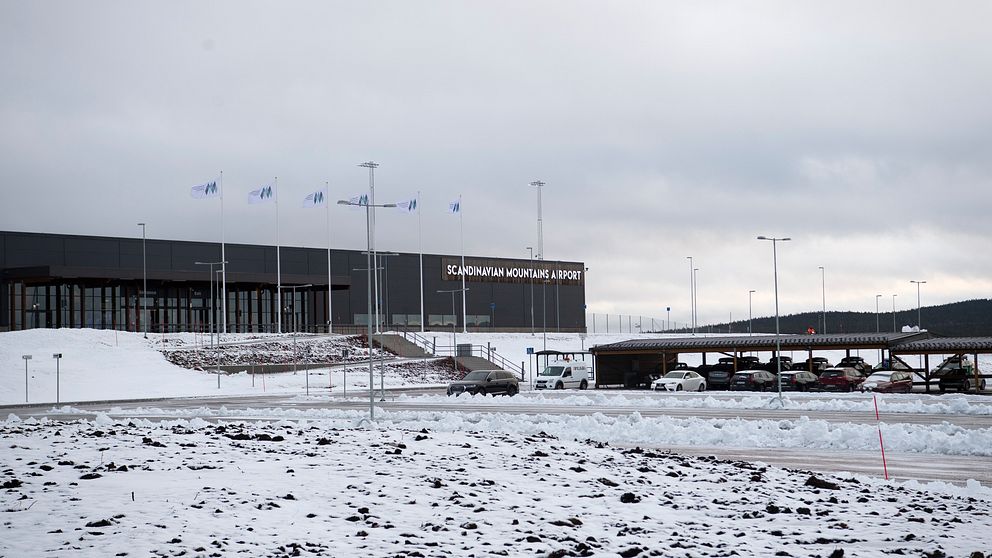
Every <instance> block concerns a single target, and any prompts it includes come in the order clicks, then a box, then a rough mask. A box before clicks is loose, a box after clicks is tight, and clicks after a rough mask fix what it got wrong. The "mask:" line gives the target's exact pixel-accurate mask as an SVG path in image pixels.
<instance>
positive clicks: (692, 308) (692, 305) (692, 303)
mask: <svg viewBox="0 0 992 558" xmlns="http://www.w3.org/2000/svg"><path fill="white" fill-rule="evenodd" d="M685 259H687V260H689V324H690V327H691V331H692V333H696V295H695V288H694V287H693V285H694V284H695V281H693V279H694V278H695V275H694V274H693V271H692V256H686V257H685Z"/></svg>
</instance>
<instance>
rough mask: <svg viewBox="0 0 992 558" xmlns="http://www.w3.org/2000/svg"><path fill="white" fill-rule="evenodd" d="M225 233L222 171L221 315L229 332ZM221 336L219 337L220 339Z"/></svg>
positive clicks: (222, 176)
mask: <svg viewBox="0 0 992 558" xmlns="http://www.w3.org/2000/svg"><path fill="white" fill-rule="evenodd" d="M225 234H226V231H225V230H224V171H220V269H221V272H220V285H221V286H220V292H221V296H222V297H223V298H222V299H221V302H220V308H221V312H222V313H223V316H222V317H221V322H220V323H221V331H223V332H224V333H227V256H226V255H225V253H224V245H225ZM219 339H220V338H218V340H219Z"/></svg>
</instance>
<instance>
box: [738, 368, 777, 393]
mask: <svg viewBox="0 0 992 558" xmlns="http://www.w3.org/2000/svg"><path fill="white" fill-rule="evenodd" d="M777 381H778V376H776V375H775V374H772V373H771V372H769V371H767V370H742V371H740V372H738V373H736V374H734V377H733V379H732V380H731V381H730V389H732V390H734V391H765V390H768V389H775V387H776V382H777Z"/></svg>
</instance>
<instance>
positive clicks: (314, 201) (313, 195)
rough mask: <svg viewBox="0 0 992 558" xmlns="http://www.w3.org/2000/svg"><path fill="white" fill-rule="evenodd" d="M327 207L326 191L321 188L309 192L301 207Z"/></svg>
mask: <svg viewBox="0 0 992 558" xmlns="http://www.w3.org/2000/svg"><path fill="white" fill-rule="evenodd" d="M325 205H327V190H326V189H325V188H321V189H320V190H317V191H316V192H310V193H309V194H307V197H305V198H303V207H323V206H325Z"/></svg>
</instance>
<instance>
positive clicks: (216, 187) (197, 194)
mask: <svg viewBox="0 0 992 558" xmlns="http://www.w3.org/2000/svg"><path fill="white" fill-rule="evenodd" d="M189 195H190V196H192V197H193V198H196V199H198V200H200V199H203V198H219V197H220V181H219V180H211V181H210V182H205V183H203V184H197V185H196V186H193V188H191V189H190V191H189Z"/></svg>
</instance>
